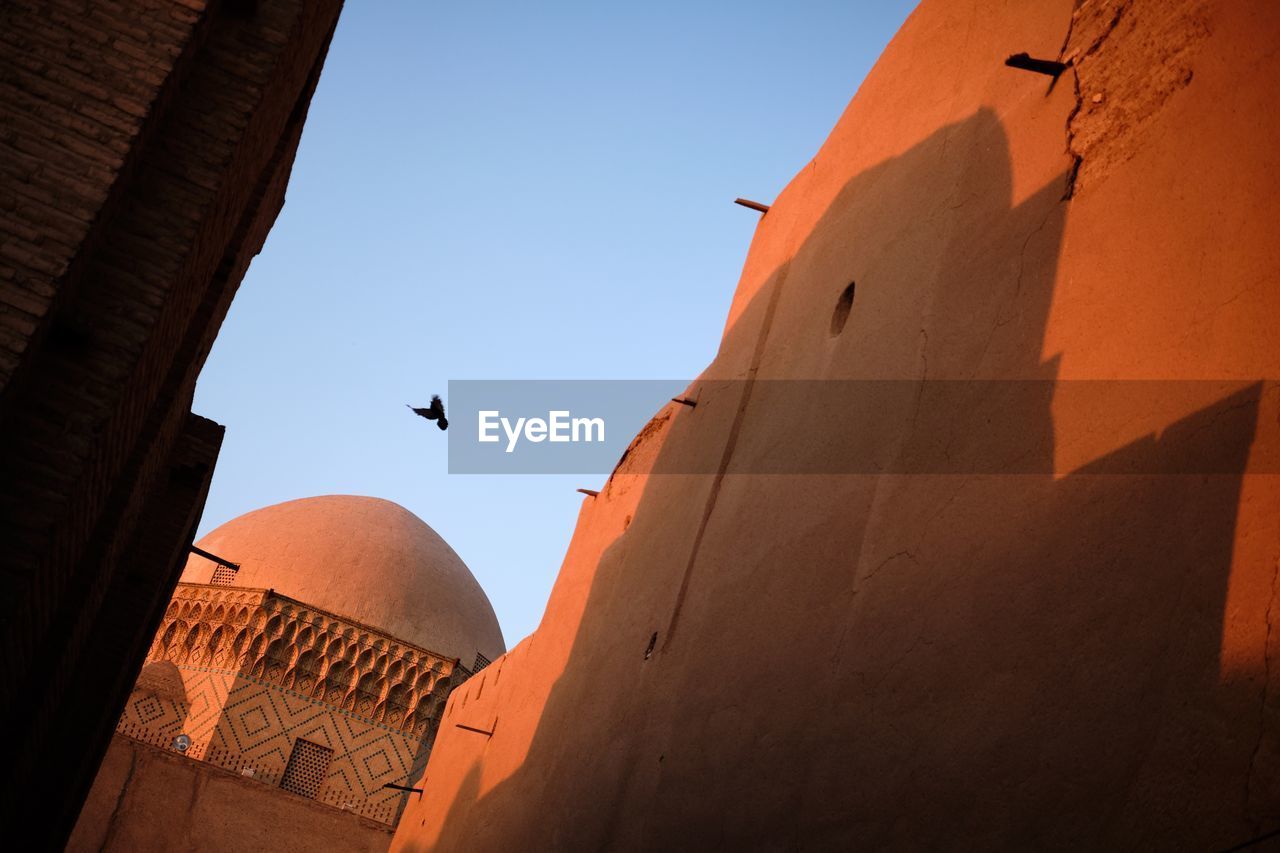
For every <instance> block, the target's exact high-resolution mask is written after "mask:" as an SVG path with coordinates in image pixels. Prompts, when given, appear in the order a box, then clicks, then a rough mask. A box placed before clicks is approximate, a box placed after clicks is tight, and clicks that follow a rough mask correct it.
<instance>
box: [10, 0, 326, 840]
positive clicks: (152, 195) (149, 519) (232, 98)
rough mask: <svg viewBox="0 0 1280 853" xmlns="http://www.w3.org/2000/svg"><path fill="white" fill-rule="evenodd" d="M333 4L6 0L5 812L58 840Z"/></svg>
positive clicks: (205, 456)
mask: <svg viewBox="0 0 1280 853" xmlns="http://www.w3.org/2000/svg"><path fill="white" fill-rule="evenodd" d="M339 8H340V3H339V2H336V0H329V1H328V2H315V3H302V2H263V3H250V2H235V3H231V2H224V3H217V2H210V3H205V2H197V0H183V2H178V3H162V2H149V1H148V0H140V2H135V3H131V4H120V3H117V2H108V0H96V2H69V0H60V2H53V3H40V4H35V3H30V2H23V0H16V1H15V2H12V3H7V4H5V5H4V6H3V8H0V116H2V120H0V149H2V151H0V479H3V482H4V483H5V488H4V490H3V492H2V493H0V541H4V542H5V554H4V562H3V566H4V594H3V595H2V596H0V602H3V603H2V604H0V608H2V609H0V663H2V664H3V667H4V671H5V673H6V676H7V677H6V678H5V679H4V680H3V688H0V714H2V715H3V717H2V719H3V722H4V724H5V725H6V726H7V728H8V731H9V733H10V737H9V738H8V739H7V740H6V744H5V746H4V747H3V754H0V759H3V766H4V767H5V780H4V788H3V791H0V802H3V806H0V814H3V815H4V816H5V817H6V818H12V817H13V816H15V815H18V814H29V813H32V812H33V811H35V810H37V809H38V810H39V812H40V813H42V814H46V815H50V819H49V820H47V821H43V822H41V824H40V825H39V827H38V829H39V831H40V832H47V833H48V834H47V835H46V836H44V837H42V838H39V839H37V842H38V843H39V845H40V846H45V845H46V844H47V845H48V846H57V845H59V844H60V843H61V841H62V840H63V839H65V837H66V834H67V833H68V832H69V831H70V828H71V825H72V823H73V822H74V820H75V816H76V814H77V812H78V810H79V805H80V802H81V800H82V799H83V796H84V793H85V791H86V790H87V787H88V785H89V784H90V782H91V781H92V779H93V774H94V772H95V770H96V767H97V764H98V762H99V761H100V759H101V756H102V753H103V751H104V750H105V749H106V745H107V741H108V739H109V738H110V733H111V730H112V728H113V726H114V723H115V720H116V719H117V717H118V714H119V711H120V709H121V707H122V706H123V703H124V701H125V699H126V697H127V696H128V693H129V690H130V688H131V687H132V684H133V681H134V677H135V675H136V672H137V668H138V666H139V665H140V664H141V661H142V657H143V656H144V655H145V653H146V647H147V643H148V641H149V640H150V638H151V636H152V634H153V632H154V630H155V628H156V626H157V624H158V622H159V620H160V618H161V615H162V607H163V605H164V602H166V601H167V599H168V595H169V593H170V592H171V591H172V589H173V585H174V584H175V583H176V580H177V577H178V573H179V569H180V565H181V559H182V556H183V554H184V551H185V549H186V547H187V546H188V545H189V544H190V542H191V537H192V534H193V533H194V529H195V526H196V523H197V521H198V518H199V515H200V511H201V508H202V506H203V502H204V495H205V493H206V490H207V486H208V481H209V477H210V476H211V473H212V467H213V463H214V460H215V458H216V453H217V446H218V443H219V441H220V437H221V431H220V429H219V428H218V427H216V425H213V424H210V423H208V422H207V421H203V420H202V419H198V418H194V417H193V416H192V415H191V414H190V413H189V409H190V403H191V396H192V393H193V389H194V385H195V379H196V376H197V375H198V373H199V370H200V367H201V365H202V364H203V362H204V359H205V357H206V355H207V354H208V351H209V348H210V346H211V345H212V342H213V338H214V336H215V335H216V333H217V330H218V327H219V324H220V323H221V320H222V318H223V317H224V316H225V313H226V311H227V308H228V306H229V303H230V300H231V298H232V297H233V295H234V293H235V289H236V287H237V285H238V283H239V281H240V279H241V277H242V276H243V274H244V271H245V269H246V268H247V266H248V264H249V262H250V260H251V259H252V258H253V256H254V255H255V254H256V253H257V251H258V250H259V249H260V248H261V246H262V243H263V241H264V240H265V237H266V234H267V231H268V230H269V229H270V227H271V224H272V222H273V221H274V219H275V216H276V214H277V213H278V211H279V209H280V206H281V204H282V203H283V199H284V187H285V184H286V183H287V180H288V174H289V170H290V167H291V164H292V159H293V154H294V151H295V150H296V146H297V142H298V138H299V135H300V133H301V129H302V124H303V121H304V119H305V116H306V108H307V105H308V103H309V100H310V96H311V93H312V92H313V91H314V87H315V84H316V80H317V78H318V75H319V71H320V67H321V64H322V62H323V58H324V54H325V51H326V49H327V45H328V42H329V38H330V36H331V34H332V31H333V27H334V25H335V23H336V19H337V15H338V11H339Z"/></svg>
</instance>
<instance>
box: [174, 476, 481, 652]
mask: <svg viewBox="0 0 1280 853" xmlns="http://www.w3.org/2000/svg"><path fill="white" fill-rule="evenodd" d="M197 545H198V546H199V547H200V548H202V549H204V550H206V551H209V552H211V553H213V554H217V555H218V556H219V557H222V558H224V559H226V560H230V561H231V562H233V563H239V564H240V571H239V572H237V573H236V575H235V580H234V582H233V583H234V585H235V586H237V587H249V588H267V589H273V590H275V591H276V592H278V593H280V594H281V595H286V596H288V597H289V598H294V599H297V600H298V601H300V602H303V603H305V604H308V605H311V606H312V607H317V608H320V609H321V610H327V611H329V612H330V613H332V614H334V615H336V616H342V617H346V618H347V619H350V620H354V621H356V622H360V623H362V624H364V625H367V626H369V627H370V628H376V629H378V630H381V631H383V632H385V633H387V634H390V635H391V636H393V637H395V638H396V639H399V640H402V641H405V642H409V643H413V644H414V645H417V646H420V647H422V648H425V649H427V650H428V651H432V652H435V653H437V654H440V655H442V656H445V657H451V658H458V659H459V661H460V662H461V663H462V665H463V666H465V667H471V666H472V665H473V664H474V662H475V657H476V653H477V652H479V653H480V654H483V655H484V656H485V657H486V658H490V659H493V658H496V657H497V656H498V655H500V654H502V653H503V652H504V651H505V650H506V646H505V645H504V643H503V641H502V631H501V629H500V628H499V627H498V620H497V617H496V616H494V613H493V606H492V605H490V604H489V598H488V596H486V595H485V594H484V590H482V589H481V588H480V584H479V583H478V582H477V581H476V579H475V577H473V576H472V574H471V571H470V570H469V569H468V568H467V566H466V564H465V563H463V562H462V558H460V557H459V556H458V555H457V554H456V553H455V552H454V550H453V549H452V548H450V547H449V544H448V543H447V542H445V541H444V539H442V538H441V537H440V535H439V534H438V533H436V532H435V531H434V530H432V529H431V528H430V527H428V526H427V524H426V523H425V522H423V521H422V519H420V518H418V517H417V516H416V515H414V514H413V513H411V512H409V511H408V510H407V509H405V508H404V507H402V506H400V505H399V504H395V503H392V502H391V501H385V500H382V499H380V498H367V497H357V496H354V495H327V496H324V497H315V498H303V499H301V500H294V501H286V502H285V503H280V504H275V505H274V506H269V507H264V508H263V509H258V510H254V511H253V512H249V513H246V514H244V515H242V516H240V517H239V518H234V519H232V520H231V521H228V522H227V523H226V524H224V525H222V526H221V527H219V528H217V529H215V530H214V531H212V532H211V533H209V534H208V535H207V536H205V537H204V538H203V539H201V540H200V541H199V542H198V543H197ZM216 568H217V566H216V565H215V564H214V563H212V562H210V561H209V560H206V559H205V558H203V557H200V556H198V555H195V554H193V555H191V557H190V558H189V559H188V560H187V565H186V568H185V569H184V570H183V572H182V581H183V582H185V583H209V582H210V581H211V580H212V577H213V572H214V570H215V569H216Z"/></svg>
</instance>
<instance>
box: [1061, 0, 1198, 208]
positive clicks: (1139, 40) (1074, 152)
mask: <svg viewBox="0 0 1280 853" xmlns="http://www.w3.org/2000/svg"><path fill="white" fill-rule="evenodd" d="M1207 9H1208V3H1207V2H1206V0H1076V4H1075V9H1074V10H1073V12H1072V15H1071V24H1070V26H1069V27H1068V30H1067V37H1066V40H1065V41H1064V42H1063V45H1062V50H1061V52H1060V54H1059V60H1060V61H1062V62H1065V63H1067V65H1068V66H1069V68H1070V71H1071V76H1072V84H1073V86H1074V88H1075V98H1076V103H1075V107H1074V108H1073V109H1072V111H1071V113H1070V115H1068V117H1067V153H1068V154H1069V155H1070V157H1071V158H1072V167H1071V169H1070V170H1069V172H1068V175H1067V183H1066V187H1065V191H1064V194H1063V198H1064V199H1069V198H1072V197H1073V196H1074V195H1075V193H1076V192H1077V191H1079V190H1080V189H1081V188H1082V187H1083V186H1084V185H1085V184H1087V183H1093V182H1098V181H1101V180H1102V179H1104V178H1105V177H1106V175H1107V173H1108V172H1109V171H1110V170H1111V169H1112V168H1113V167H1114V166H1118V165H1120V164H1122V163H1124V162H1126V161H1127V160H1129V159H1130V158H1131V157H1133V156H1134V155H1136V154H1137V153H1138V151H1139V150H1140V149H1141V148H1143V147H1144V146H1143V141H1142V140H1143V137H1145V135H1146V132H1147V129H1148V127H1149V126H1150V125H1151V123H1152V122H1153V121H1155V119H1156V117H1157V116H1158V115H1159V114H1160V113H1161V111H1162V110H1163V109H1164V108H1165V106H1166V105H1167V104H1168V102H1169V100H1170V99H1171V98H1172V97H1173V96H1174V95H1175V94H1176V93H1177V92H1179V91H1180V90H1182V89H1184V88H1185V87H1186V86H1187V85H1189V84H1190V83H1191V80H1192V77H1193V76H1194V72H1193V69H1192V60H1193V58H1194V57H1195V55H1196V53H1197V52H1198V50H1199V46H1200V45H1201V44H1202V43H1203V41H1204V39H1205V37H1207V36H1208V34H1209V26H1208V12H1207ZM1121 59H1122V60H1123V61H1121Z"/></svg>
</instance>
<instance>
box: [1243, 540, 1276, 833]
mask: <svg viewBox="0 0 1280 853" xmlns="http://www.w3.org/2000/svg"><path fill="white" fill-rule="evenodd" d="M1277 579H1280V560H1278V561H1276V563H1275V564H1274V565H1273V566H1272V569H1271V597H1270V599H1268V600H1267V612H1266V622H1267V633H1266V639H1265V640H1264V641H1263V646H1262V679H1263V680H1262V691H1261V694H1262V695H1261V697H1260V703H1259V708H1258V737H1257V740H1255V741H1254V744H1253V752H1252V753H1250V755H1249V766H1248V767H1247V768H1246V769H1245V774H1244V816H1245V819H1246V820H1248V821H1250V822H1251V823H1252V825H1253V829H1254V831H1255V832H1259V831H1261V829H1262V821H1261V819H1260V818H1256V817H1253V816H1252V815H1251V811H1252V810H1251V809H1250V802H1251V801H1252V799H1253V779H1254V776H1255V775H1256V770H1257V764H1258V756H1259V755H1261V754H1262V744H1263V741H1264V740H1265V739H1266V733H1267V703H1268V701H1269V700H1270V698H1271V697H1270V693H1271V634H1272V629H1273V628H1274V622H1273V620H1272V613H1273V612H1274V610H1275V603H1276V580H1277Z"/></svg>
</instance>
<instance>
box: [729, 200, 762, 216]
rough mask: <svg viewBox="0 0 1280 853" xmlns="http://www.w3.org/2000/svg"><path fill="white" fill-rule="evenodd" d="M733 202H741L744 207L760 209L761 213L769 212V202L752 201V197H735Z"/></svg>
mask: <svg viewBox="0 0 1280 853" xmlns="http://www.w3.org/2000/svg"><path fill="white" fill-rule="evenodd" d="M733 203H734V204H740V205H742V206H743V207H749V208H751V209H752V210H758V211H760V212H761V213H768V212H769V205H767V204H761V203H760V202H758V201H752V200H751V199H749V198H735V199H734V200H733Z"/></svg>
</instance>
